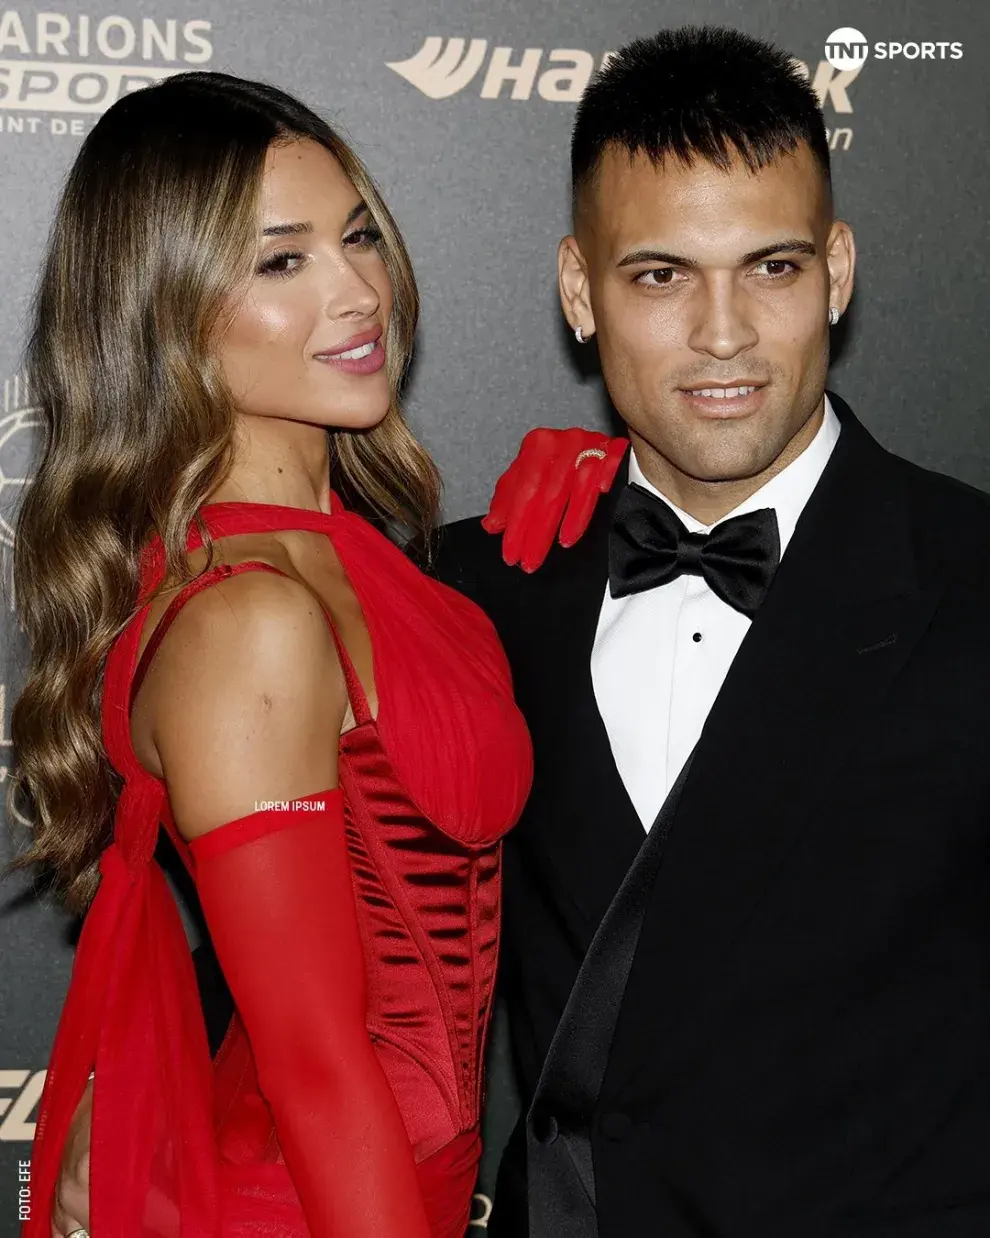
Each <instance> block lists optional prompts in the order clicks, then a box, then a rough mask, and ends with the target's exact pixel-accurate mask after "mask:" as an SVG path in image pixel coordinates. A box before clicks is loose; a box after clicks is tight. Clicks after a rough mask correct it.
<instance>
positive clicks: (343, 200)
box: [220, 139, 392, 429]
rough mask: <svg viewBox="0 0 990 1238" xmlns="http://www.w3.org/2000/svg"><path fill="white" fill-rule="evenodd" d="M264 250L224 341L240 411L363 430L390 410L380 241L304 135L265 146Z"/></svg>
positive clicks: (342, 177)
mask: <svg viewBox="0 0 990 1238" xmlns="http://www.w3.org/2000/svg"><path fill="white" fill-rule="evenodd" d="M259 232H261V233H263V235H262V237H261V242H262V248H261V254H260V257H259V259H258V262H257V264H256V266H255V269H254V272H253V274H252V276H251V277H250V280H249V283H248V285H247V291H246V294H245V295H244V297H243V300H241V301H240V302H239V303H238V305H237V308H236V312H235V314H234V317H233V319H232V321H231V322H230V325H229V327H228V328H227V330H226V331H225V333H224V335H223V337H222V339H221V341H220V359H221V364H222V366H223V371H224V375H225V377H226V380H227V383H228V385H229V387H230V390H231V391H232V393H233V395H234V399H235V401H236V404H237V407H238V408H239V409H240V411H241V412H244V413H250V414H254V415H257V416H261V417H282V418H286V419H288V420H290V421H304V422H311V423H313V424H317V425H323V426H341V427H344V428H346V429H362V428H365V427H369V426H374V425H377V424H378V422H380V421H381V420H382V418H383V417H384V416H385V414H386V413H387V412H388V408H389V402H390V391H389V383H388V377H387V374H386V368H385V336H386V333H387V331H388V320H389V315H390V313H391V311H392V285H391V282H390V281H389V276H388V271H387V269H386V267H385V262H384V259H383V257H382V254H381V252H380V247H379V244H378V241H379V234H378V231H377V229H376V228H375V225H374V223H373V221H372V219H371V216H370V215H369V214H368V211H367V208H366V207H365V205H364V203H363V202H362V200H361V197H360V195H359V194H358V192H357V190H356V189H355V188H354V185H353V184H352V183H351V181H350V179H349V177H348V176H347V175H346V174H345V172H344V170H343V169H342V168H341V166H340V164H339V163H338V162H337V160H336V159H335V158H334V157H333V155H331V154H330V152H329V151H328V150H327V149H326V148H325V147H323V146H320V145H319V143H317V142H314V141H311V140H309V139H300V140H297V141H293V142H291V143H288V144H285V145H273V146H272V147H270V148H269V151H268V156H267V159H266V164H265V172H264V181H263V184H262V191H261V218H260V221H259Z"/></svg>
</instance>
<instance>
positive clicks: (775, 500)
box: [591, 396, 839, 830]
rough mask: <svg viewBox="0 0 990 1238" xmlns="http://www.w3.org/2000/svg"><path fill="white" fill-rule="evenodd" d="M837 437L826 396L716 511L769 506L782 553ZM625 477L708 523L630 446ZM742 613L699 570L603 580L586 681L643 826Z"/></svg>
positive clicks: (699, 719) (741, 624)
mask: <svg viewBox="0 0 990 1238" xmlns="http://www.w3.org/2000/svg"><path fill="white" fill-rule="evenodd" d="M838 437H839V419H838V418H837V417H836V415H835V412H834V410H833V408H832V406H831V404H830V403H829V400H828V396H826V397H825V416H824V418H823V420H822V424H821V427H820V428H819V431H818V433H817V434H816V435H815V437H814V439H813V440H812V441H811V443H809V445H808V446H807V447H806V448H805V450H804V451H803V452H802V453H801V455H800V456H798V457H797V459H796V460H792V461H791V463H790V464H789V465H788V466H787V467H786V468H785V469H783V470H782V471H781V472H779V473H778V474H777V475H776V477H772V478H771V479H770V480H769V481H768V482H767V483H766V485H764V486H762V487H761V488H760V489H759V490H757V491H756V493H755V494H752V495H750V497H749V498H748V499H746V500H745V501H744V502H742V503H740V504H739V506H738V507H737V508H735V510H734V511H731V512H728V513H727V514H726V515H725V516H723V517H722V519H723V520H728V519H729V518H730V517H731V516H739V515H742V514H743V513H744V512H751V511H757V510H759V509H760V508H764V507H772V508H773V509H774V511H775V512H776V514H777V525H778V529H779V531H780V551H781V555H783V553H784V551H785V550H786V549H787V544H788V542H789V541H790V540H791V536H792V535H793V533H794V529H795V526H796V525H797V522H798V517H799V516H800V515H801V512H802V511H803V510H804V505H805V504H806V503H807V501H808V499H809V497H810V495H811V492H812V491H813V490H814V488H815V486H816V485H817V484H818V480H819V478H820V477H821V475H822V472H823V471H824V468H825V465H826V464H827V463H828V460H829V456H831V454H832V449H833V448H834V446H835V444H836V441H837V440H838ZM629 481H630V482H636V483H637V484H639V485H640V486H643V487H644V488H645V489H647V490H649V491H650V492H651V493H652V494H655V495H657V496H658V497H659V498H661V499H663V501H664V502H665V503H666V504H667V505H668V506H669V507H671V508H672V509H673V511H674V512H676V513H677V516H678V517H679V518H680V520H682V521H683V523H684V525H685V526H686V527H687V529H688V530H689V531H690V532H692V533H708V532H710V531H711V529H712V528H714V527H715V526H714V525H703V524H700V523H699V522H698V521H697V520H695V519H694V517H693V516H689V515H688V513H687V512H683V511H681V510H680V508H678V507H676V506H675V505H674V504H673V503H671V502H670V500H669V499H668V498H667V497H666V496H665V495H662V494H660V491H659V490H657V489H656V487H655V486H652V485H651V484H650V483H649V482H648V481H647V480H646V478H645V477H644V476H643V472H642V470H641V469H640V467H639V463H638V462H637V460H636V455H635V453H634V452H633V451H630V453H629ZM715 523H716V524H720V523H721V521H716V522H715ZM750 622H751V620H750V619H748V618H747V617H746V616H745V615H743V614H741V613H740V612H739V611H737V610H734V609H733V608H732V607H731V606H729V605H728V604H727V603H726V602H723V601H722V599H721V598H719V597H717V596H716V595H715V594H714V593H713V592H712V591H711V589H709V587H708V585H707V584H706V583H705V581H704V579H703V578H702V577H701V576H688V575H684V576H680V577H678V579H677V580H673V581H671V582H670V583H669V584H666V585H659V586H658V587H657V588H655V589H648V590H645V591H644V592H642V593H635V594H631V595H629V596H627V597H622V598H613V597H612V595H611V593H610V592H609V589H608V585H607V584H606V586H605V597H604V599H603V601H602V609H601V614H600V616H599V619H598V630H597V632H596V635H595V643H594V646H593V648H592V651H591V680H592V684H593V686H594V690H595V700H596V702H597V704H598V711H599V713H600V714H601V717H602V721H603V722H604V724H605V730H606V732H607V733H608V738H609V743H610V745H611V748H612V756H613V758H614V760H615V764H616V768H617V769H618V771H619V777H620V778H621V779H622V782H623V784H624V786H625V788H626V791H627V792H628V794H629V798H630V800H632V803H633V806H634V808H635V809H636V812H637V813H638V815H639V818H640V820H641V821H642V823H643V828H644V829H646V830H649V829H650V827H651V826H652V824H653V822H654V820H655V819H656V816H657V813H658V812H659V811H660V808H661V806H662V805H663V802H664V800H665V799H666V797H667V792H668V791H669V790H670V788H671V786H672V785H673V783H674V781H675V780H676V778H677V775H678V774H679V773H680V771H681V768H682V767H683V765H684V762H685V761H686V760H687V758H688V756H689V755H690V753H691V750H692V749H693V748H694V746H695V744H696V743H697V741H698V738H699V736H700V735H701V730H702V727H703V726H704V725H705V720H706V719H707V717H708V713H709V710H710V709H711V707H712V705H713V704H714V702H715V698H716V697H717V696H718V693H719V690H720V689H721V687H722V684H723V682H724V680H725V677H726V675H727V674H728V672H729V667H730V666H731V665H732V659H733V658H734V657H735V656H736V654H737V652H738V651H739V646H740V645H741V644H742V641H743V637H744V636H745V635H746V633H747V631H748V630H749V625H750Z"/></svg>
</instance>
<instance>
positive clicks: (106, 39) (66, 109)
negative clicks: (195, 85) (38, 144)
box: [0, 9, 213, 134]
mask: <svg viewBox="0 0 990 1238" xmlns="http://www.w3.org/2000/svg"><path fill="white" fill-rule="evenodd" d="M210 31H211V25H210V23H209V22H208V21H181V22H180V21H178V20H176V19H175V18H171V17H169V18H159V17H141V18H135V19H134V20H131V19H130V18H127V17H120V16H116V15H109V16H90V15H89V14H87V13H73V14H71V16H70V15H69V14H66V13H52V12H35V13H31V14H24V15H22V14H21V13H19V12H18V11H17V10H16V9H6V10H4V12H3V13H2V15H0V57H11V58H9V59H0V131H2V132H5V133H23V132H25V122H27V124H26V130H27V131H29V132H32V133H34V132H37V131H38V129H39V128H40V127H42V126H44V127H46V128H47V129H48V130H49V131H50V132H52V133H57V134H60V133H66V132H71V133H73V134H80V133H82V132H83V128H82V120H81V118H80V119H77V120H73V121H65V120H60V119H55V118H54V117H48V118H47V119H46V118H44V117H38V116H35V117H12V116H5V115H4V114H3V111H2V109H6V110H7V111H20V112H41V113H52V112H58V113H63V114H69V115H72V114H80V113H89V114H94V113H95V114H99V113H102V112H104V111H105V110H106V109H107V108H108V107H109V106H110V105H111V103H114V102H116V100H117V99H119V98H120V97H121V96H122V95H125V94H128V93H129V92H130V91H133V90H139V89H141V88H142V87H143V86H151V85H153V84H154V83H155V82H159V81H161V80H162V79H163V78H166V77H169V76H171V75H172V74H173V73H179V72H181V70H183V69H186V68H190V67H193V66H199V65H204V64H206V63H207V62H208V61H209V60H210V58H211V57H212V55H213V45H212V43H211V41H210V38H209V35H210ZM153 62H158V63H153Z"/></svg>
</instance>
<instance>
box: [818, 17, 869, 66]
mask: <svg viewBox="0 0 990 1238" xmlns="http://www.w3.org/2000/svg"><path fill="white" fill-rule="evenodd" d="M869 54H870V45H869V43H867V41H866V39H865V37H864V36H863V35H861V34H860V32H859V31H858V30H854V29H853V28H852V26H840V27H839V29H838V30H833V31H832V33H831V34H830V35H829V36H828V38H827V39H826V40H825V59H826V60H827V61H828V62H829V64H830V65H831V66H832V68H833V69H861V68H862V67H863V65H864V64H866V58H867V56H868V55H869Z"/></svg>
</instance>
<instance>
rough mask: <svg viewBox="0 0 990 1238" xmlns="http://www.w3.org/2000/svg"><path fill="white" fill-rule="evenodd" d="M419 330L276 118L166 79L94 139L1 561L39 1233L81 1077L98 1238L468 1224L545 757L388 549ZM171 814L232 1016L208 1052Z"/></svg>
mask: <svg viewBox="0 0 990 1238" xmlns="http://www.w3.org/2000/svg"><path fill="white" fill-rule="evenodd" d="M416 314H417V298H416V289H415V284H414V282H413V277H412V272H411V268H410V265H409V261H408V258H407V256H406V252H405V249H404V247H403V244H402V241H401V238H400V237H399V234H398V232H397V230H396V227H395V224H394V222H393V220H392V218H391V216H390V214H389V212H388V210H387V208H386V207H385V205H384V203H383V202H382V199H381V197H380V196H379V194H378V192H377V191H376V189H375V186H374V185H373V183H372V182H371V180H370V179H369V177H368V175H367V173H366V172H365V170H364V168H363V167H362V165H361V164H360V162H359V161H358V160H357V158H356V157H355V156H354V154H353V153H352V152H351V151H350V149H349V148H348V147H347V146H346V145H345V144H344V143H343V142H342V141H341V139H340V138H339V137H338V136H337V135H335V134H334V133H333V132H332V130H330V129H329V128H328V127H327V126H326V124H324V122H323V121H321V120H320V119H319V118H318V117H317V116H315V115H314V114H313V113H312V112H310V111H309V110H308V109H306V108H305V107H303V106H302V105H301V104H299V103H298V102H296V101H295V100H293V99H291V98H290V97H288V96H287V95H285V94H283V93H282V92H280V91H278V90H276V89H274V88H272V87H269V86H265V85H261V84H258V83H252V82H245V81H241V80H239V79H236V78H232V77H229V76H227V75H224V74H217V73H183V74H178V75H176V76H174V77H172V78H170V79H169V80H167V81H166V82H163V83H162V84H160V85H158V86H154V87H151V88H148V89H145V90H142V91H139V92H136V93H134V94H131V95H128V96H127V97H125V98H124V99H122V100H120V101H119V102H118V103H116V104H115V105H114V106H113V107H112V108H110V109H109V111H107V112H106V113H105V114H104V116H103V117H102V118H101V120H100V121H99V123H98V124H97V125H96V127H95V128H94V129H93V131H92V132H91V133H90V135H89V136H88V137H87V139H86V140H85V142H84V143H83V145H82V148H81V150H80V153H79V156H78V158H77V160H76V162H75V164H74V166H73V169H72V171H71V173H70V176H69V178H68V182H67V185H66V188H65V191H64V193H63V196H62V199H61V203H60V205H59V209H58V213H57V218H56V223H55V227H54V231H53V234H52V239H51V244H50V249H49V253H48V257H47V262H46V265H45V269H44V273H43V277H42V283H41V288H40V293H39V297H38V303H37V315H36V326H35V330H34V334H33V337H32V343H31V353H30V369H31V372H32V375H33V379H34V383H35V389H36V391H37V392H38V393H39V396H40V403H41V405H42V407H43V410H44V412H45V413H46V415H47V418H48V434H47V437H46V441H45V444H44V450H43V454H42V458H41V461H40V464H39V467H38V469H37V471H36V476H35V480H34V483H33V485H32V487H31V489H30V490H29V492H28V494H27V498H26V501H25V503H24V505H23V508H22V511H21V514H20V521H19V528H18V537H17V549H16V558H15V582H16V590H17V598H18V604H19V607H20V611H21V616H22V621H23V623H24V626H25V629H26V631H27V633H28V637H29V639H30V644H31V662H30V669H29V675H28V679H27V683H26V687H25V689H24V691H23V693H22V695H21V696H20V698H19V700H18V702H17V705H16V707H15V710H14V714H13V732H14V734H13V738H14V742H15V746H16V748H17V750H18V755H19V759H20V763H21V772H20V775H19V781H20V782H21V785H23V786H24V787H26V788H27V790H28V791H29V792H30V794H31V796H32V797H33V800H34V804H35V818H36V823H37V824H36V828H35V835H34V842H33V845H32V847H31V849H30V850H29V851H28V852H26V853H25V855H23V856H22V857H20V859H19V861H18V867H23V866H25V865H28V864H38V865H41V866H42V867H43V868H45V869H49V870H52V871H53V872H54V874H55V876H56V878H57V884H58V888H59V889H60V891H61V892H62V893H63V894H64V896H65V899H66V902H67V903H68V905H69V906H70V907H72V908H74V909H76V910H83V909H88V912H87V915H86V919H85V922H84V925H83V930H82V935H81V937H80V941H79V945H78V949H77V953H76V959H75V964H74V968H73V975H72V981H71V984H70V988H69V993H68V996H67V999H66V1004H65V1008H64V1010H63V1014H62V1019H61V1021H60V1024H59V1028H58V1032H57V1035H56V1039H55V1044H54V1048H53V1052H52V1057H51V1061H50V1065H49V1071H48V1076H47V1079H46V1084H45V1090H44V1093H43V1095H42V1098H41V1103H40V1108H39V1116H38V1123H37V1133H36V1138H35V1144H34V1149H33V1158H32V1212H31V1219H30V1220H29V1221H28V1222H27V1223H26V1224H25V1226H24V1229H23V1234H24V1235H25V1238H49V1235H50V1233H51V1232H52V1225H53V1223H54V1219H53V1216H52V1203H53V1189H54V1185H55V1182H56V1178H57V1175H58V1166H59V1160H60V1156H61V1153H62V1149H63V1145H64V1142H65V1136H66V1131H67V1129H68V1126H69V1123H70V1120H71V1118H72V1115H73V1111H74V1110H75V1108H76V1106H77V1103H78V1102H79V1100H80V1096H81V1095H82V1093H83V1091H84V1089H85V1088H86V1086H87V1075H88V1074H89V1072H91V1071H95V1079H94V1081H93V1084H92V1086H93V1088H94V1105H93V1114H92V1149H91V1160H90V1170H89V1174H90V1207H91V1213H90V1216H91V1224H92V1228H93V1231H94V1233H95V1234H96V1235H98V1238H135V1235H140V1234H144V1235H152V1234H154V1235H160V1236H165V1235H176V1236H177V1235H179V1234H181V1235H182V1238H186V1236H187V1235H196V1236H197V1238H199V1236H203V1238H205V1236H206V1235H223V1236H224V1238H227V1236H230V1235H238V1236H240V1235H245V1236H246V1235H261V1234H270V1233H277V1234H278V1235H280V1238H285V1236H289V1238H294V1236H297V1235H298V1236H299V1238H303V1236H305V1235H314V1236H317V1238H329V1236H330V1235H340V1234H347V1235H348V1238H372V1236H374V1238H381V1236H383V1235H393V1236H396V1238H429V1236H432V1238H454V1236H455V1235H456V1236H457V1238H460V1236H461V1235H462V1234H463V1232H464V1228H465V1225H466V1223H467V1218H468V1211H469V1206H470V1197H471V1192H472V1187H473V1182H474V1175H475V1169H476V1165H477V1160H478V1154H479V1140H478V1117H479V1109H480V1103H481V1092H482V1078H481V1075H482V1060H483V1053H484V1045H485V1037H486V1029H487V1025H488V1017H489V1013H490V999H491V990H492V981H493V976H494V970H495V958H496V953H497V941H498V915H499V904H498V890H499V858H500V844H499V840H500V838H501V837H502V835H503V834H504V833H505V832H506V831H507V830H508V829H509V828H510V827H511V826H512V824H513V823H514V821H515V820H516V818H517V817H518V815H519V812H520V810H521V807H522V804H523V802H524V800H525V797H526V794H527V791H528V788H529V784H530V780H531V773H532V763H531V751H530V746H529V739H528V735H527V732H526V729H525V725H524V723H523V720H522V718H521V716H520V715H519V713H518V711H517V709H516V707H515V705H514V703H513V700H512V695H511V686H510V682H509V675H508V670H507V666H506V662H505V658H504V655H503V653H502V650H501V648H500V646H499V644H498V641H497V639H496V637H495V634H494V630H493V629H492V627H491V625H490V623H489V622H488V620H487V619H486V618H485V617H484V615H483V614H482V613H481V612H480V611H479V610H478V609H477V608H476V607H474V605H473V604H472V603H470V602H468V601H467V600H466V599H464V598H462V597H461V596H460V595H458V594H456V593H455V592H454V591H452V590H450V589H447V588H446V587H444V586H443V585H440V584H439V583H437V582H436V581H434V580H432V579H431V578H429V577H428V576H426V575H424V574H423V573H421V572H420V571H419V570H418V569H417V568H416V566H415V565H414V563H413V562H412V560H411V557H410V556H409V555H407V554H403V553H402V552H401V551H400V550H399V549H397V548H396V546H395V545H394V544H393V543H392V542H391V541H390V540H388V539H387V538H386V537H385V536H384V535H383V533H382V532H380V531H379V529H377V528H376V527H374V525H375V523H379V524H380V523H387V524H391V525H395V524H400V525H402V526H404V527H405V529H406V531H407V532H408V534H409V544H408V547H407V549H408V550H410V552H411V553H413V552H415V551H416V550H417V549H422V548H423V547H425V546H426V545H427V539H428V536H429V531H430V527H431V523H432V520H433V517H434V514H435V510H436V506H437V493H438V483H437V477H436V472H435V468H434V466H433V464H432V462H431V461H430V459H429V458H428V457H427V455H426V454H425V452H424V451H423V449H422V448H421V447H420V446H419V445H418V444H417V443H416V442H415V441H414V439H413V438H412V436H411V434H410V433H409V431H408V429H407V428H406V426H405V424H404V423H403V421H402V419H401V416H400V413H399V410H398V406H397V402H396V401H397V392H398V388H399V384H400V381H401V378H402V375H403V372H404V369H405V366H406V362H407V360H408V357H409V351H410V348H411V344H412V337H413V331H414V327H415V322H416ZM328 432H329V433H328ZM331 471H332V474H333V478H334V484H335V486H336V490H331V488H330V481H331ZM341 495H343V496H346V499H347V505H345V503H344V500H343V499H342V497H341ZM359 510H360V512H363V513H364V516H362V515H361V514H359ZM365 517H368V518H365ZM160 823H161V824H164V826H165V827H166V828H167V829H168V831H169V834H170V836H171V838H172V841H173V843H174V845H175V847H176V849H177V850H178V852H179V855H180V856H181V858H182V859H183V861H184V862H185V864H186V865H187V867H188V869H189V871H190V874H191V875H192V877H193V880H194V882H195V884H196V888H197V892H198V894H199V898H200V902H201V904H202V907H203V911H204V913H205V916H206V920H207V924H208V927H209V930H210V935H211V937H212V939H213V942H214V945H215V947H216V951H217V956H218V958H219V960H220V963H221V965H222V967H223V970H224V973H225V976H226V978H227V982H228V984H229V986H230V989H231V991H232V993H233V995H234V999H235V1005H236V1015H235V1018H234V1020H233V1022H232V1024H231V1027H230V1030H229V1032H228V1033H227V1036H226V1039H225V1040H224V1043H223V1046H222V1047H221V1049H220V1051H219V1053H218V1054H217V1056H216V1058H215V1059H214V1061H213V1062H212V1063H211V1061H210V1059H209V1050H208V1048H207V1042H206V1036H205V1029H204V1026H203V1023H202V1016H201V1014H200V1011H199V1006H198V1001H197V997H196V986H195V978H194V975H193V971H192V965H191V961H190V957H189V951H188V946H187V944H186V939H185V935H184V933H183V929H182V926H181V921H180V920H179V917H178V913H177V910H176V908H175V905H174V902H173V900H172V898H171V895H170V893H169V890H168V887H167V885H166V883H165V881H164V878H163V876H162V874H161V872H160V870H159V869H158V867H157V866H156V865H155V864H154V863H153V862H152V853H153V850H154V847H155V841H156V838H157V835H158V829H159V824H160Z"/></svg>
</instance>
